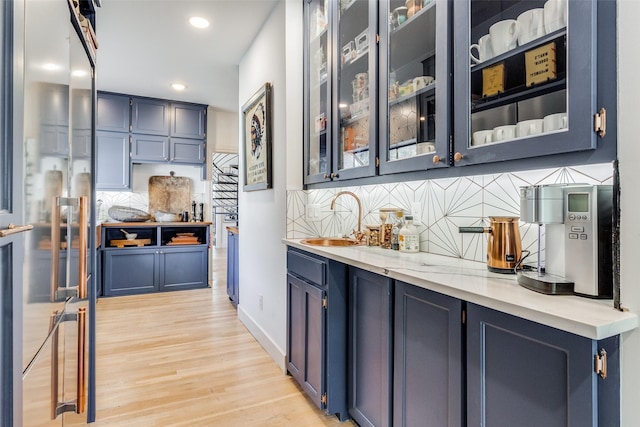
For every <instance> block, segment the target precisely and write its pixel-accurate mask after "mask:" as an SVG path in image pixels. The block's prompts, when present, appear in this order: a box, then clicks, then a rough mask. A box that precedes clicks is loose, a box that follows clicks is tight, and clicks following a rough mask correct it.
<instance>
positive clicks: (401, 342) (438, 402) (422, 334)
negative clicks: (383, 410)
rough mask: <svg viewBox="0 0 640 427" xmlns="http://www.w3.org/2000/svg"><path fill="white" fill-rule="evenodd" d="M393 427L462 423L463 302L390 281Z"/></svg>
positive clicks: (439, 426)
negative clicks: (392, 295) (392, 296)
mask: <svg viewBox="0 0 640 427" xmlns="http://www.w3.org/2000/svg"><path fill="white" fill-rule="evenodd" d="M394 305H395V321H394V360H393V367H394V387H393V426H394V427H401V426H402V427H409V426H416V427H418V426H425V425H428V426H429V427H461V426H462V425H463V424H462V414H463V404H462V396H463V383H462V381H463V371H462V301H460V300H459V299H457V298H452V297H449V296H446V295H442V294H439V293H436V292H433V291H429V290H426V289H422V288H419V287H416V286H413V285H410V284H407V283H403V282H396V283H395V303H394Z"/></svg>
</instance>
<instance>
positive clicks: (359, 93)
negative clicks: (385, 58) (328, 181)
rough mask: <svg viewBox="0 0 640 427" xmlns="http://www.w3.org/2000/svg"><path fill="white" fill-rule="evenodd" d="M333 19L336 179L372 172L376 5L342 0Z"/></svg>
mask: <svg viewBox="0 0 640 427" xmlns="http://www.w3.org/2000/svg"><path fill="white" fill-rule="evenodd" d="M338 3H339V5H338V20H337V24H338V25H337V36H336V38H337V44H336V48H337V52H336V53H337V55H336V56H337V61H336V62H337V67H336V68H337V73H336V76H337V79H336V82H335V88H334V90H335V91H334V97H335V98H334V99H335V101H334V111H335V113H334V116H335V117H336V118H337V123H336V127H337V130H336V132H335V135H336V137H337V144H336V145H337V147H338V153H337V155H336V156H334V168H333V169H334V172H335V174H336V175H337V176H334V178H339V179H345V178H358V177H363V176H370V175H373V174H374V173H375V157H376V154H377V152H376V151H377V147H376V138H375V136H376V123H375V120H373V118H374V117H375V102H374V100H375V99H376V97H375V95H376V93H375V88H376V85H375V82H376V78H377V76H376V65H375V64H376V62H375V61H376V54H375V46H376V43H375V37H376V25H375V23H376V16H377V15H376V13H377V7H376V5H377V2H375V1H370V0H341V1H340V2H338Z"/></svg>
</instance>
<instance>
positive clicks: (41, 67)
mask: <svg viewBox="0 0 640 427" xmlns="http://www.w3.org/2000/svg"><path fill="white" fill-rule="evenodd" d="M24 4H25V21H24V22H25V32H24V34H25V56H24V67H25V68H24V112H25V114H24V124H23V128H24V138H23V140H24V160H23V161H24V164H25V171H24V175H23V176H24V181H25V188H26V189H27V191H26V192H25V200H24V211H25V216H26V217H27V218H28V219H29V220H30V221H32V222H33V224H34V230H33V232H32V233H30V235H29V238H28V239H27V242H26V247H25V252H24V269H23V273H24V276H25V277H24V300H23V301H24V304H23V325H24V327H23V343H24V351H23V357H22V361H23V370H24V371H23V374H24V391H23V403H24V405H23V418H24V420H23V426H30V425H40V424H39V422H40V420H41V419H42V417H45V418H46V417H48V418H49V419H51V420H52V422H53V424H52V425H60V424H63V425H64V424H67V425H73V424H76V423H78V424H86V422H87V415H86V412H85V410H84V407H85V404H86V396H87V393H86V378H87V369H86V357H87V351H86V342H87V340H86V338H87V334H88V331H87V328H86V323H87V322H86V319H87V317H88V316H87V307H88V304H87V301H86V298H87V282H88V278H89V277H90V270H91V268H90V265H91V263H89V262H88V242H89V238H88V235H89V223H88V216H89V215H88V214H89V212H90V201H89V200H90V198H91V193H92V190H91V182H92V180H91V171H92V159H91V150H92V143H93V91H94V87H93V69H92V65H91V62H90V61H89V59H88V56H87V53H86V51H85V48H84V45H83V43H82V41H81V39H80V37H82V35H81V30H80V29H79V26H78V28H77V29H76V26H74V25H73V24H72V21H73V20H74V19H75V15H73V14H71V13H72V6H70V3H69V2H68V1H67V0H48V1H40V0H26V1H25V3H24ZM70 17H71V19H70ZM81 308H82V310H81ZM52 318H53V323H52V320H51V319H52ZM82 319H85V320H82ZM83 325H84V326H83ZM81 327H82V328H83V329H82V331H83V332H81V331H80V329H79V328H81ZM47 370H48V371H49V372H50V374H49V377H48V378H47V384H48V385H47V384H45V383H44V382H43V378H44V376H45V375H44V374H43V373H41V372H44V371H47ZM32 387H33V388H35V389H37V390H38V391H33V394H32V391H31V388H32ZM42 387H44V391H43V390H41V388H42ZM40 394H46V396H44V401H40V396H39V395H40ZM33 399H36V400H37V402H34V401H32V400H33ZM41 405H44V406H46V407H47V409H46V410H45V413H44V414H42V413H37V414H32V412H34V411H32V410H31V409H30V408H36V407H40V406H41ZM68 411H70V412H68ZM78 413H79V414H78ZM45 425H46V424H45Z"/></svg>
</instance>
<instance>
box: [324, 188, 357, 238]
mask: <svg viewBox="0 0 640 427" xmlns="http://www.w3.org/2000/svg"><path fill="white" fill-rule="evenodd" d="M343 194H348V195H350V196H353V198H354V199H356V203H357V204H358V229H357V230H353V234H354V235H355V238H356V240H357V241H358V242H360V241H362V238H363V237H364V233H363V232H362V203H361V202H360V199H359V198H358V196H356V195H355V193H352V192H351V191H341V192H339V193H338V194H336V195H335V196H334V197H333V200H331V210H334V209H335V207H336V199H337V198H338V197H340V196H342V195H343Z"/></svg>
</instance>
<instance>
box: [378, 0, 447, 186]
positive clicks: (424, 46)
mask: <svg viewBox="0 0 640 427" xmlns="http://www.w3.org/2000/svg"><path fill="white" fill-rule="evenodd" d="M380 3H381V5H383V7H381V9H380V12H379V14H380V23H379V27H380V28H382V29H383V30H382V31H380V47H379V51H380V54H379V56H380V66H379V70H380V75H379V82H378V85H379V94H380V95H379V105H378V114H379V115H380V120H379V129H378V132H379V136H380V174H389V173H397V172H407V171H418V170H424V169H430V168H440V167H446V166H448V162H447V161H446V160H447V158H448V153H449V137H450V135H451V126H450V124H449V119H448V116H449V111H450V106H451V99H450V95H449V94H450V93H451V79H450V78H449V76H450V74H451V70H450V65H449V64H450V61H451V59H450V57H451V54H450V49H449V48H448V46H449V22H450V21H449V20H450V15H451V14H450V9H451V4H450V3H451V2H450V1H449V0H432V1H422V0H418V1H407V2H406V4H407V5H408V6H409V7H407V8H406V9H405V8H404V7H403V6H404V4H401V3H400V2H398V1H393V0H390V1H386V2H380Z"/></svg>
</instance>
